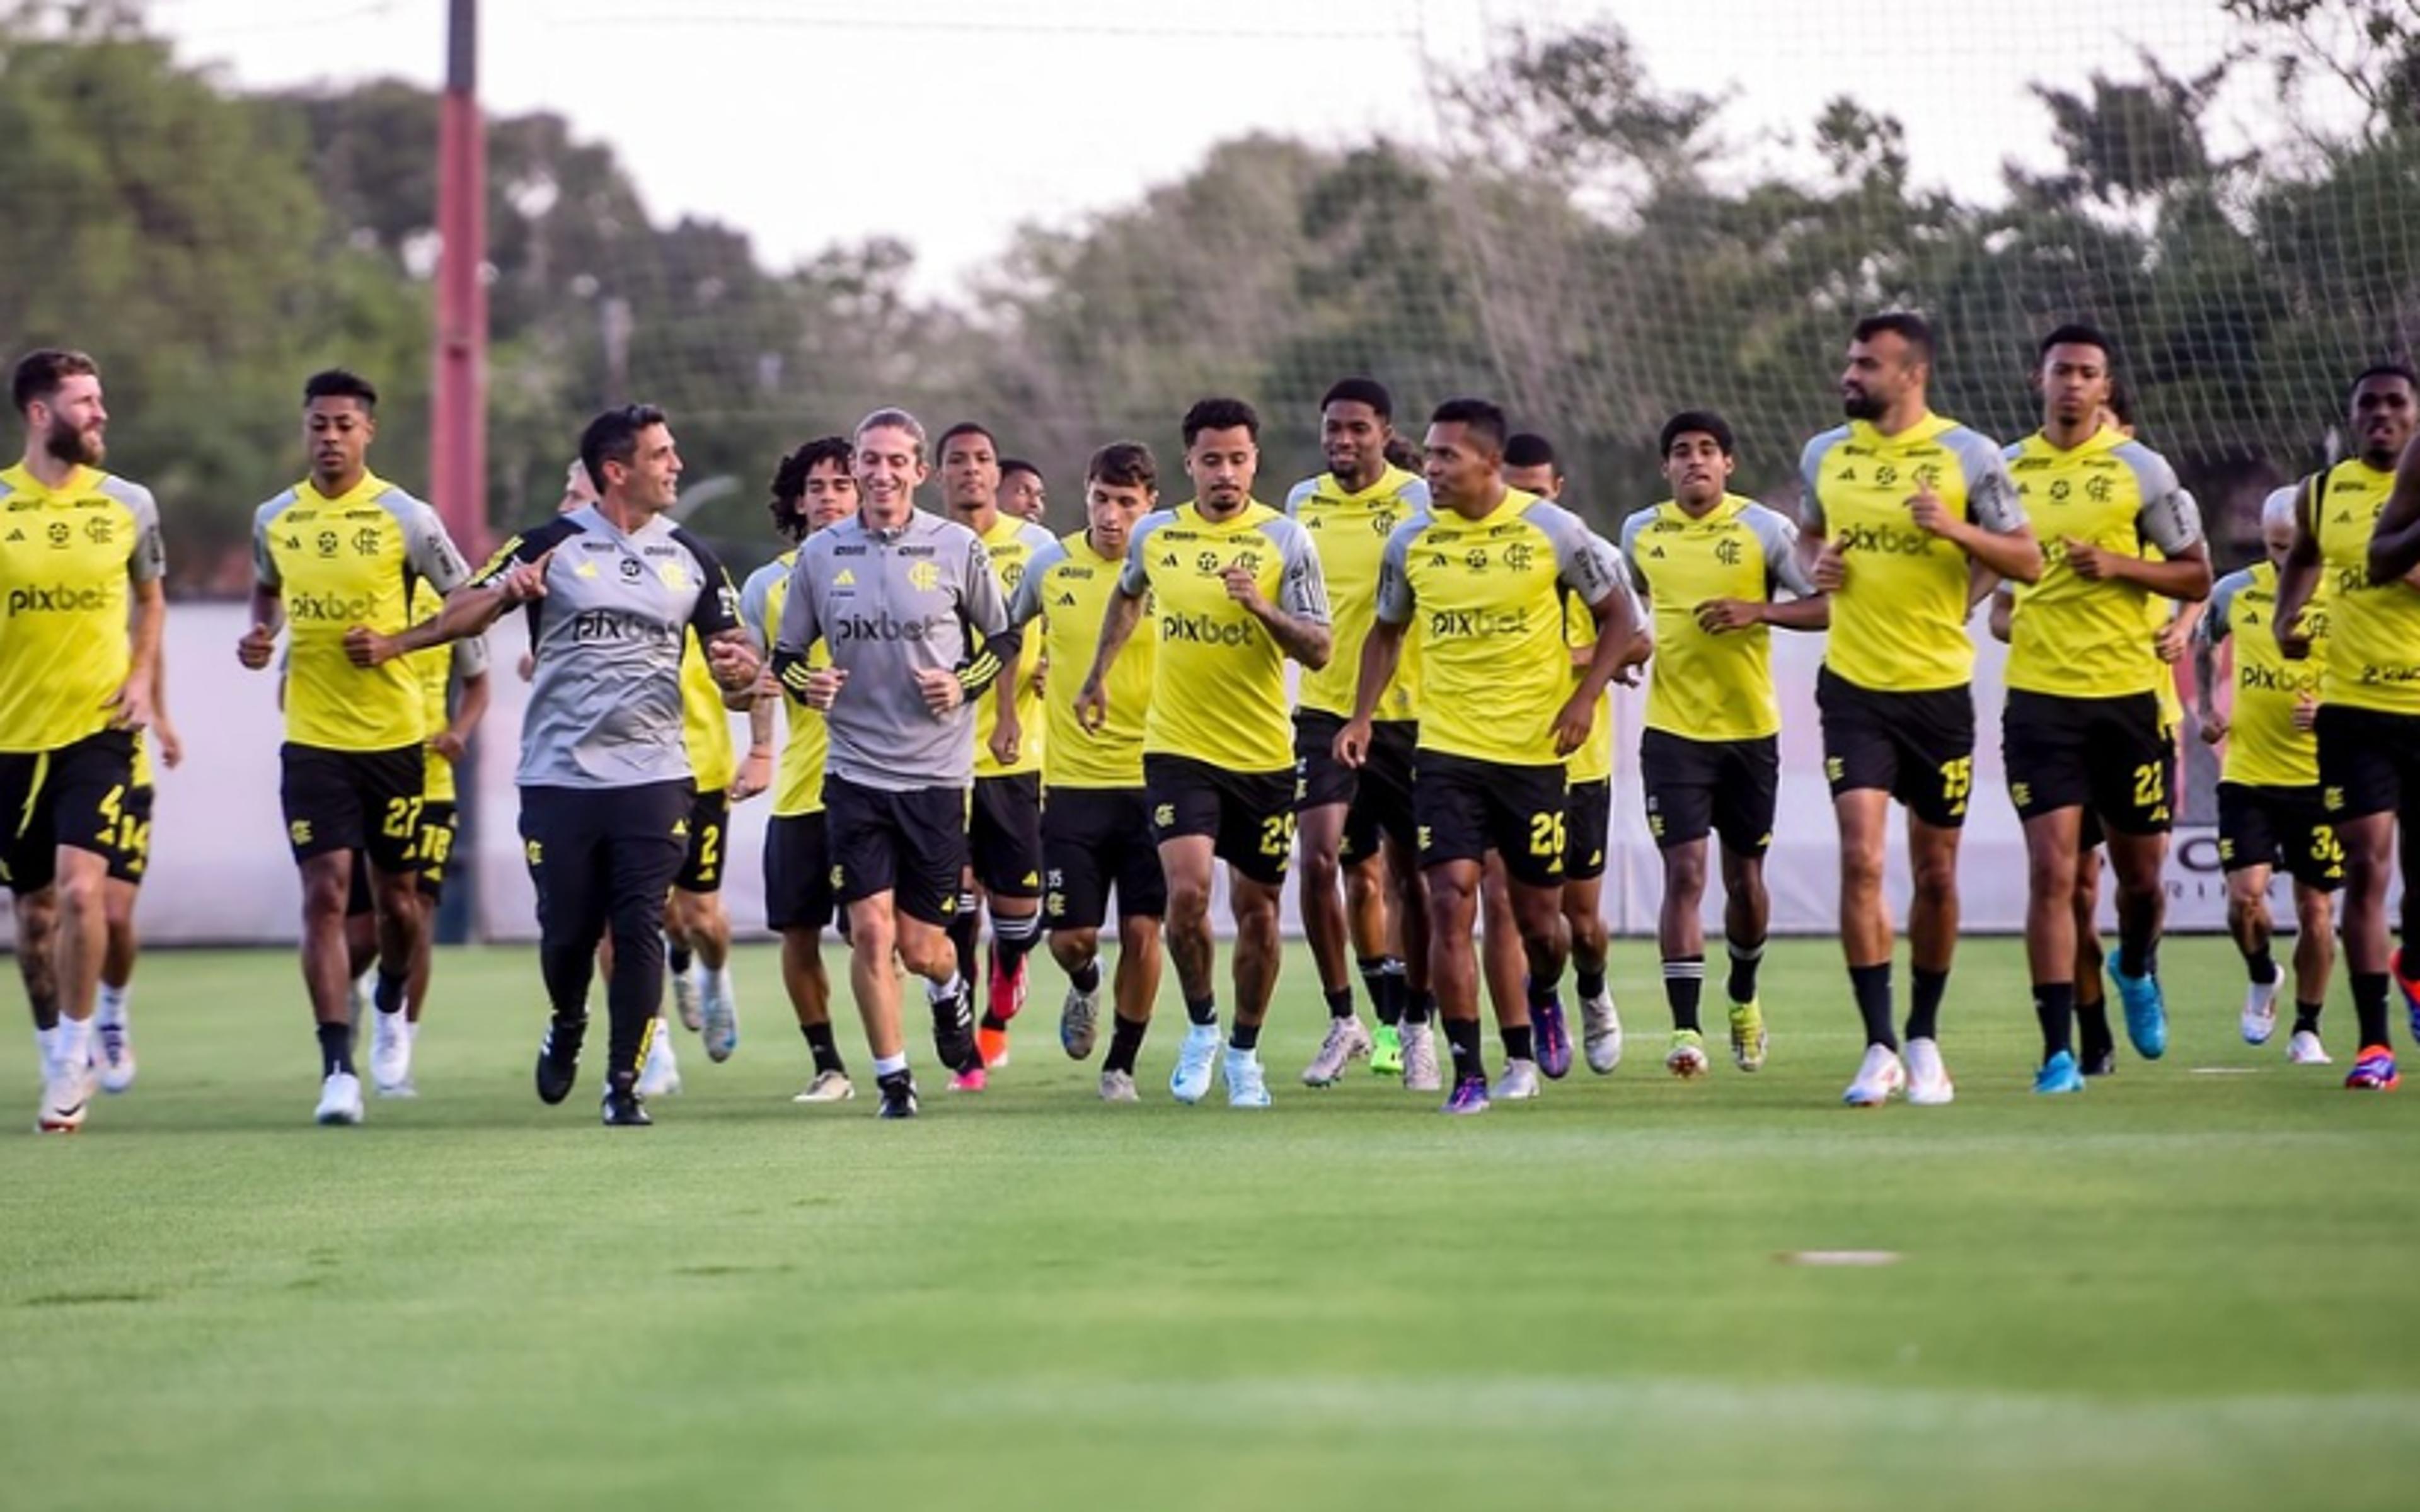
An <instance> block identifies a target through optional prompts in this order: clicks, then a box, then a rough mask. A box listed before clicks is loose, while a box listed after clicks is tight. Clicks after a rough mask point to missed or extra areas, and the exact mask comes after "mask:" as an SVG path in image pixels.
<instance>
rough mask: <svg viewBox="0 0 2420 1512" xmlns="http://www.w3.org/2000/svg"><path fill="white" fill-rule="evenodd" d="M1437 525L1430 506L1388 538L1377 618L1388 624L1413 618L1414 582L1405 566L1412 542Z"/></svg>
mask: <svg viewBox="0 0 2420 1512" xmlns="http://www.w3.org/2000/svg"><path fill="white" fill-rule="evenodd" d="M1433 524H1435V516H1434V515H1431V514H1430V513H1429V511H1428V510H1427V508H1426V507H1422V508H1420V509H1419V510H1416V511H1414V512H1413V515H1412V517H1411V518H1409V519H1407V520H1405V521H1404V522H1403V523H1402V524H1400V525H1398V526H1396V527H1395V528H1394V530H1393V531H1392V532H1390V533H1389V534H1388V537H1387V547H1386V549H1385V550H1383V551H1381V552H1380V553H1379V555H1378V595H1377V605H1376V609H1377V617H1378V618H1379V619H1381V620H1384V621H1385V622H1386V623H1387V624H1388V625H1402V624H1404V623H1406V622H1407V621H1409V620H1410V619H1411V617H1412V579H1411V574H1410V573H1408V572H1407V571H1405V570H1404V563H1406V562H1408V561H1409V560H1410V558H1411V554H1412V543H1413V542H1414V541H1417V540H1419V537H1420V532H1423V531H1425V530H1427V529H1428V528H1429V527H1430V526H1431V525H1433Z"/></svg>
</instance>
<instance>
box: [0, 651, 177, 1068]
mask: <svg viewBox="0 0 2420 1512" xmlns="http://www.w3.org/2000/svg"><path fill="white" fill-rule="evenodd" d="M167 669H168V658H167V656H166V654H165V648H164V647H163V653H162V655H161V656H158V657H155V658H154V659H153V661H152V663H151V724H150V728H149V729H147V730H146V731H143V732H141V733H138V734H137V735H136V736H135V739H134V775H133V782H132V786H131V787H129V788H128V789H127V793H126V802H125V804H124V806H123V807H122V808H121V809H120V810H119V811H118V815H117V833H116V837H115V840H114V842H113V843H112V844H111V846H110V851H109V881H108V883H107V884H106V887H105V888H104V900H103V904H102V910H103V913H104V914H105V915H106V917H107V918H108V920H109V943H108V945H107V946H106V947H105V948H104V949H103V950H102V952H101V992H100V997H99V1001H98V1003H97V1004H96V1006H95V1007H94V1009H93V1013H92V1066H93V1071H94V1072H95V1073H96V1074H97V1075H98V1076H99V1078H100V1081H101V1090H102V1091H104V1092H123V1091H125V1090H126V1089H127V1088H130V1087H132V1086H133V1085H134V1021H133V1019H132V1016H131V1011H132V1005H133V1000H134V961H135V957H136V956H137V954H138V953H140V951H141V949H142V936H141V934H140V933H138V932H137V931H136V929H135V926H134V904H135V902H136V900H137V899H138V898H139V897H140V896H141V894H142V890H143V873H144V872H147V871H148V870H149V869H150V865H151V810H152V807H153V800H154V797H155V794H154V791H153V788H152V781H151V778H152V758H151V751H152V748H154V747H155V746H156V747H157V748H159V751H160V761H161V763H162V764H164V765H166V766H168V767H170V768H172V769H173V768H175V767H176V766H178V765H179V764H182V763H183V761H184V759H185V746H184V742H183V741H181V740H179V739H178V736H177V729H176V726H175V724H174V723H172V722H171V721H170V719H169V717H168V670H167ZM53 901H54V902H55V899H54V900H53ZM55 925H56V920H55V919H53V920H51V921H49V922H48V923H46V924H45V925H43V926H42V928H43V930H44V931H45V937H48V934H47V932H48V931H49V930H51V929H53V928H54V927H55ZM30 959H31V956H30V955H28V954H26V953H24V952H22V951H21V953H20V957H19V960H20V964H21V965H22V964H23V963H24V962H26V961H28V960H30ZM54 1013H55V1008H54Z"/></svg>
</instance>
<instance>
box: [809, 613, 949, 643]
mask: <svg viewBox="0 0 2420 1512" xmlns="http://www.w3.org/2000/svg"><path fill="white" fill-rule="evenodd" d="M949 623H950V622H949V620H948V618H947V617H946V616H943V615H939V614H928V615H926V616H925V617H923V619H919V620H902V619H895V618H893V617H892V616H891V615H889V614H876V615H868V614H843V615H839V616H837V617H835V618H834V619H833V620H832V622H831V624H830V625H829V626H828V627H827V628H828V630H829V632H830V636H831V638H832V639H833V640H908V641H917V640H931V639H933V637H934V636H936V635H938V634H939V633H940V630H941V627H942V626H943V625H947V624H949Z"/></svg>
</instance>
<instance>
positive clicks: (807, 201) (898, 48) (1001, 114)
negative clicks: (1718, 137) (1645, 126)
mask: <svg viewBox="0 0 2420 1512" xmlns="http://www.w3.org/2000/svg"><path fill="white" fill-rule="evenodd" d="M445 9H446V7H445V3H444V0H320V3H319V5H318V7H317V8H314V9H310V10H302V11H297V12H291V13H289V16H290V19H285V20H276V21H271V20H268V19H264V8H262V7H261V5H260V4H259V0H152V14H153V16H154V17H155V19H156V21H157V23H159V24H160V25H161V26H162V27H163V29H165V30H166V31H167V32H168V33H169V34H170V35H171V36H172V37H174V38H176V39H178V42H179V44H180V46H181V48H182V50H183V54H184V55H185V56H186V57H187V58H188V59H191V60H195V61H212V62H216V63H218V64H220V65H222V66H223V67H224V68H225V70H226V72H227V74H228V76H229V77H231V78H232V79H233V80H235V81H236V82H238V83H240V84H242V85H254V86H277V85H297V84H304V83H310V82H314V81H328V82H348V81H353V80H358V79H363V78H368V77H374V76H378V75H381V74H385V75H400V76H402V77H404V78H407V79H411V80H412V81H415V82H418V83H422V84H427V85H435V84H437V83H439V82H440V81H441V79H442V68H443V58H444V44H443V28H444V15H445ZM484 9H485V11H486V17H485V23H484V34H483V39H482V44H483V68H484V78H483V81H482V84H483V94H484V96H485V99H486V101H487V103H488V105H489V108H490V109H492V110H497V111H502V112H520V111H527V110H535V109H547V110H553V111H558V112H561V113H562V114H564V115H566V116H568V117H569V118H570V119H571V120H572V121H573V123H574V124H575V126H576V128H577V129H578V130H579V131H581V132H582V133H583V134H586V135H590V136H594V137H598V138H602V139H603V140H605V141H607V142H610V143H611V144H612V145H613V147H614V148H615V150H616V151H617V152H618V153H619V154H620V157H621V159H622V161H623V162H624V163H625V164H626V165H628V168H629V169H630V171H631V172H632V173H633V174H634V176H635V177H636V178H637V180H638V183H639V185H640V188H641V190H642V192H643V193H644V194H645V196H646V198H647V201H648V204H649V208H650V209H651V211H653V212H654V213H655V214H657V215H658V216H659V217H662V216H670V215H675V214H680V213H685V212H686V213H693V214H697V215H702V216H707V217H711V218H714V219H717V220H720V221H723V222H726V223H728V224H734V225H737V226H738V227H740V228H742V229H745V230H747V231H748V232H750V233H752V235H753V237H754V239H755V241H756V245H757V249H758V252H759V254H760V255H761V256H763V257H764V258H765V259H766V260H767V261H768V262H771V263H774V264H777V265H778V264H784V263H787V262H790V261H793V260H796V259H798V258H800V257H804V256H806V255H811V254H812V253H814V251H816V250H817V249H819V248H821V247H823V246H825V245H827V244H829V243H830V242H831V241H833V240H835V239H858V238H861V237H864V236H868V235H874V234H889V235H896V236H899V237H901V238H903V239H906V240H907V241H908V242H910V243H911V244H913V245H914V246H915V247H916V248H917V250H918V252H919V254H920V255H921V257H922V259H923V263H924V266H925V270H926V271H925V285H926V287H927V288H928V289H934V290H940V289H946V288H948V287H951V286H953V285H954V283H955V281H956V280H957V279H958V278H959V277H960V276H961V275H962V274H963V273H965V272H966V271H967V270H970V269H973V268H976V267H980V266H981V265H982V264H983V263H984V262H985V261H986V260H987V259H989V258H990V257H992V256H994V255H997V254H998V252H999V251H1000V250H1001V247H1002V246H1003V245H1004V244H1005V243H1006V241H1007V239H1008V237H1009V235H1010V233H1011V231H1012V230H1013V229H1014V227H1015V226H1016V224H1018V223H1019V222H1022V221H1030V220H1039V221H1043V222H1046V223H1049V224H1070V223H1073V222H1075V221H1078V220H1079V219H1080V217H1081V216H1082V215H1083V213H1084V212H1086V211H1088V210H1094V209H1100V208H1109V207H1113V206H1115V205H1118V204H1121V203H1124V202H1127V201H1130V200H1132V199H1133V198H1135V197H1136V196H1137V195H1138V194H1140V193H1141V192H1142V191H1143V190H1144V189H1146V188H1148V187H1149V186H1151V185H1153V184H1155V183H1159V182H1164V181H1167V180H1170V179H1173V178H1176V177H1181V176H1182V175H1183V174H1184V173H1185V171H1186V170H1187V168H1188V167H1189V166H1190V165H1192V164H1193V163H1194V162H1198V161H1199V159H1200V158H1201V156H1202V152H1203V150H1204V149H1205V148H1207V147H1209V146H1210V145H1211V144H1212V143H1214V142H1216V141H1218V140H1220V139H1222V138H1225V137H1229V136H1233V135H1236V134H1239V133H1242V132H1245V131H1252V130H1264V131H1279V132H1285V133H1290V134H1294V135H1297V136H1301V137H1305V138H1308V139H1310V140H1312V141H1314V142H1320V143H1325V144H1338V143H1343V142H1348V141H1353V140H1356V139H1359V138H1362V137H1365V136H1367V135H1369V134H1371V133H1372V132H1374V131H1384V132H1386V133H1388V134H1390V135H1394V136H1397V137H1403V138H1409V139H1412V140H1415V141H1420V142H1429V141H1434V140H1435V136H1436V134H1437V115H1436V112H1435V107H1434V105H1433V103H1432V99H1431V96H1430V93H1429V89H1428V86H1427V85H1426V83H1425V80H1426V79H1427V77H1428V76H1429V75H1428V73H1427V71H1426V70H1427V69H1428V67H1429V66H1430V65H1431V64H1444V65H1449V66H1450V65H1456V64H1464V65H1466V64H1468V63H1470V62H1473V61H1476V60H1477V59H1479V58H1481V56H1483V55H1484V54H1485V52H1486V50H1487V48H1488V46H1489V45H1490V39H1491V37H1497V36H1500V34H1501V30H1502V28H1503V27H1504V26H1506V25H1507V24H1509V23H1514V22H1520V21H1529V22H1542V21H1543V22H1551V21H1554V20H1557V19H1562V20H1576V19H1582V18H1585V17H1588V16H1590V15H1595V14H1602V13H1606V12H1607V11H1610V12H1611V13H1613V14H1615V15H1617V16H1619V17H1620V18H1621V20H1622V21H1623V23H1625V24H1626V25H1627V26H1628V27H1629V28H1630V30H1631V33H1632V35H1633V36H1634V37H1635V38H1636V39H1637V42H1638V44H1639V46H1640V49H1641V51H1642V53H1643V54H1644V55H1645V58H1646V61H1647V63H1648V66H1649V68H1650V69H1651V71H1652V75H1653V76H1654V77H1655V78H1656V79H1657V80H1658V81H1659V82H1661V83H1663V84H1665V85H1668V86H1672V87H1686V88H1694V89H1702V90H1708V91H1716V90H1726V89H1728V90H1731V91H1733V92H1734V93H1735V96H1736V98H1735V100H1734V102H1733V103H1732V105H1731V106H1730V110H1729V111H1728V112H1727V113H1726V115H1725V116H1724V122H1725V129H1726V131H1727V132H1728V134H1729V135H1730V137H1731V138H1733V139H1734V140H1738V141H1742V142H1749V143H1756V144H1760V145H1759V146H1758V147H1756V150H1757V151H1759V152H1761V153H1762V154H1764V155H1765V156H1767V157H1772V158H1781V159H1783V160H1785V161H1786V160H1787V157H1788V153H1789V151H1790V149H1789V148H1788V147H1785V146H1782V145H1779V143H1778V141H1777V138H1778V135H1779V133H1782V132H1785V131H1796V132H1798V134H1799V135H1800V136H1801V137H1802V138H1803V136H1804V134H1805V126H1806V123H1807V122H1808V121H1809V120H1810V119H1811V118H1812V117H1813V116H1814V114H1815V112H1816V111H1817V109H1818V108H1819V107H1820V106H1821V104H1822V103H1823V100H1826V99H1827V98H1829V97H1830V96H1832V95H1835V94H1838V93H1843V92H1846V93H1850V94H1854V95H1855V96H1857V97H1858V98H1859V99H1861V100H1865V101H1866V102H1867V103H1869V104H1870V105H1873V106H1876V107H1879V108H1883V109H1886V110H1889V111H1891V112H1893V113H1895V114H1897V115H1898V116H1900V117H1901V118H1902V119H1903V120H1904V121H1905V122H1906V124H1907V128H1908V136H1909V142H1910V147H1911V152H1912V156H1913V159H1914V162H1915V167H1916V173H1917V175H1918V177H1921V178H1924V179H1928V180H1931V181H1934V182H1940V183H1946V184H1947V185H1949V186H1951V187H1953V188H1955V189H1957V190H1959V191H1960V192H1961V193H1966V194H1969V195H1988V194H1990V193H1993V192H1994V191H1995V189H1996V186H1997V183H1998V178H1999V166H2000V163H2001V162H2002V161H2003V159H2005V158H2007V157H2008V156H2009V155H2011V154H2015V155H2017V156H2019V157H2020V158H2023V159H2024V160H2026V161H2029V162H2035V163H2040V162H2047V161H2050V159H2051V157H2052V154H2051V150H2050V146H2049V131H2048V127H2047V124H2046V119H2047V118H2046V116H2045V115H2044V113H2043V112H2042V110H2041V108H2040V105H2039V104H2038V103H2036V102H2035V101H2034V100H2032V98H2031V97H2030V96H2029V95H2028V94H2027V92H2026V88H2025V85H2026V84H2027V82H2028V81H2029V80H2035V79H2043V80H2050V81H2054V82H2057V83H2060V84H2066V85H2077V86H2080V85H2083V83H2084V82H2085V81H2086V78H2087V76H2088V75H2089V73H2090V72H2091V70H2092V69H2096V68H2098V69H2103V70H2106V71H2110V72H2113V73H2115V74H2118V75H2120V76H2133V74H2134V73H2135V72H2136V71H2137V69H2136V66H2135V63H2134V52H2135V48H2136V47H2137V46H2138V45H2149V46H2151V47H2152V48H2154V49H2155V50H2156V51H2157V52H2158V53H2159V54H2160V55H2161V56H2162V57H2163V59H2164V60H2165V61H2166V62H2167V63H2168V65H2169V66H2170V68H2171V69H2172V70H2174V71H2179V72H2188V71H2191V70H2193V69H2198V68H2200V67H2202V66H2204V65H2206V64H2207V63H2208V62H2209V61H2211V59H2212V58H2214V57H2215V56H2217V55H2218V54H2219V52H2220V50H2221V48H2222V47H2223V45H2224V43H2225V41H2226V36H2227V34H2226V30H2225V28H2224V26H2223V25H2222V23H2221V20H2220V18H2219V15H2218V4H2217V0H2024V3H2022V4H2018V3H2011V0H1854V3H1852V0H1654V3H1652V4H1637V3H1633V4H1622V5H1614V6H1607V5H1605V4H1602V3H1599V0H1315V3H1310V4H1307V3H1305V0H1221V3H1220V4H1218V5H1217V6H1215V7H1214V6H1203V5H1201V4H1199V3H1198V0H1197V3H1184V4H1179V3H1174V0H885V3H884V4H883V5H882V6H880V7H879V10H880V11H881V13H882V15H883V20H881V21H879V22H876V21H870V20H866V19H863V18H864V17H866V16H867V15H868V14H869V13H870V12H873V11H875V10H876V9H877V8H876V7H875V6H871V5H868V4H866V3H864V0H679V3H678V4H677V5H675V6H667V5H664V4H662V3H660V0H486V3H485V5H484ZM668 11H670V12H673V14H670V15H667V14H666V12H668ZM1212 15H1215V16H1217V17H1218V18H1219V20H1218V22H1216V23H1212V22H1209V21H1207V20H1205V19H1204V18H1205V17H1207V16H1212ZM2256 96H2257V91H2254V90H2249V89H2247V90H2245V91H2243V92H2242V98H2241V99H2239V100H2230V101H2229V102H2228V104H2227V106H2226V109H2224V110H2223V111H2222V112H2221V113H2220V114H2221V116H2222V121H2221V126H2222V131H2225V132H2226V134H2227V135H2228V136H2230V137H2232V138H2234V139H2235V140H2236V141H2238V142H2240V141H2242V140H2243V139H2245V138H2247V137H2250V136H2252V135H2255V134H2257V133H2259V132H2262V131H2273V129H2274V128H2273V123H2268V122H2263V121H2262V120H2261V119H2260V110H2261V107H2262V103H2263V102H2262V101H2261V100H2258V99H2257V98H2255V97H2256ZM2223 145H2224V144H2223Z"/></svg>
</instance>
